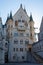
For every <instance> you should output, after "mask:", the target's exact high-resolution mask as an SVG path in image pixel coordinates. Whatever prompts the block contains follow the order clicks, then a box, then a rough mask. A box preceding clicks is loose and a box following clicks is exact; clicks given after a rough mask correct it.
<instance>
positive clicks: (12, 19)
mask: <svg viewBox="0 0 43 65" xmlns="http://www.w3.org/2000/svg"><path fill="white" fill-rule="evenodd" d="M10 19H12V20H13V18H12V11H11V12H10Z"/></svg>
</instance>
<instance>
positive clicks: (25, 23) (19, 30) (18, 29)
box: [0, 4, 35, 63]
mask: <svg viewBox="0 0 43 65" xmlns="http://www.w3.org/2000/svg"><path fill="white" fill-rule="evenodd" d="M34 33H35V32H34V21H33V18H32V14H31V15H30V17H29V16H28V15H27V12H26V9H25V8H24V9H23V7H22V4H21V5H20V8H19V9H18V11H17V12H16V13H15V14H14V16H12V12H10V16H9V15H8V17H7V20H6V23H5V25H2V19H1V17H0V63H5V62H22V61H27V57H28V56H27V51H31V47H32V44H33V43H34V42H35V36H34V35H35V34H34Z"/></svg>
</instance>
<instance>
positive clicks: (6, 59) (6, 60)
mask: <svg viewBox="0 0 43 65" xmlns="http://www.w3.org/2000/svg"><path fill="white" fill-rule="evenodd" d="M5 63H8V53H7V52H6V53H5Z"/></svg>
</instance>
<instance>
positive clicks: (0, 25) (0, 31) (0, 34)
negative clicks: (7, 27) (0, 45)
mask: <svg viewBox="0 0 43 65" xmlns="http://www.w3.org/2000/svg"><path fill="white" fill-rule="evenodd" d="M1 39H2V19H1V17H0V40H1Z"/></svg>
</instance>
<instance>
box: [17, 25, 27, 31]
mask: <svg viewBox="0 0 43 65" xmlns="http://www.w3.org/2000/svg"><path fill="white" fill-rule="evenodd" d="M18 30H19V31H25V30H26V28H25V27H24V26H18Z"/></svg>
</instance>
